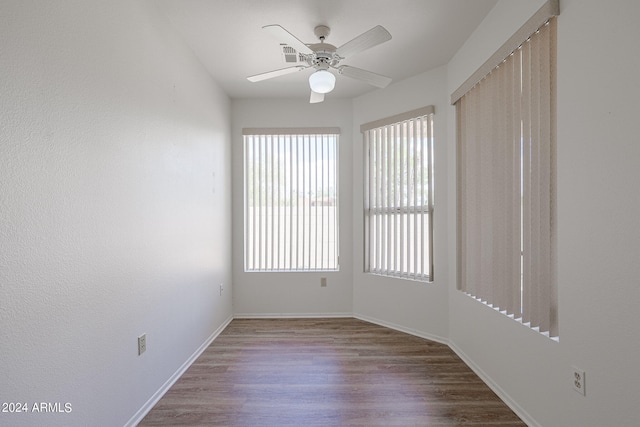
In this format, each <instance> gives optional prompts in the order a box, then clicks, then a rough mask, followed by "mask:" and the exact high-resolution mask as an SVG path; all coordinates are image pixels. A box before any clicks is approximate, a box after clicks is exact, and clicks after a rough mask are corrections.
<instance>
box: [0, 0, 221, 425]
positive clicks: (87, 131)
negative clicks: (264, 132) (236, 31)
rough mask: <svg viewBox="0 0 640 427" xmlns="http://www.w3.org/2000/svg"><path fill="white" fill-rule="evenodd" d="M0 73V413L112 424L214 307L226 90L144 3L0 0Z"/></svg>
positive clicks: (207, 332) (184, 349)
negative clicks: (38, 409) (143, 342)
mask: <svg viewBox="0 0 640 427" xmlns="http://www.w3.org/2000/svg"><path fill="white" fill-rule="evenodd" d="M0 70H1V73H0V325H1V327H0V401H1V402H21V403H27V404H28V410H29V412H30V413H27V414H14V415H11V414H7V413H0V425H12V426H19V425H29V426H32V425H83V426H87V425H92V426H100V425H104V426H116V425H123V424H125V423H126V422H127V420H129V419H130V418H131V417H132V416H133V415H134V414H135V413H136V411H138V410H139V409H140V408H141V407H143V405H144V404H145V402H147V401H148V399H149V398H151V396H152V395H153V393H155V392H156V391H157V390H158V389H159V388H160V387H161V386H162V384H163V383H164V382H165V381H166V380H167V379H168V378H169V377H170V376H171V375H172V374H173V373H174V372H176V370H178V368H179V367H180V366H181V365H182V364H183V363H184V362H185V361H186V360H187V359H188V358H189V356H191V355H192V354H193V353H194V352H195V351H196V350H197V349H198V347H199V346H200V345H201V344H203V343H204V342H205V341H206V340H207V339H208V338H209V337H210V336H211V334H212V333H214V331H215V330H216V329H217V328H218V327H219V326H221V325H222V324H223V323H224V322H225V320H226V319H228V317H229V316H230V315H231V293H230V292H225V293H223V295H222V296H220V295H219V291H218V288H219V284H220V283H223V282H224V283H225V284H228V285H230V279H231V268H230V266H231V260H230V247H231V240H230V222H231V219H230V218H231V215H230V189H231V185H230V162H229V160H230V137H229V105H228V104H229V101H228V99H227V97H226V96H225V95H224V94H223V93H222V92H221V91H220V90H219V88H218V87H217V85H216V84H215V83H214V82H212V81H211V79H210V78H209V76H208V75H207V74H206V73H205V72H204V71H203V69H202V67H201V66H200V64H199V63H198V62H197V61H196V60H195V59H194V57H193V56H192V54H191V53H190V51H189V50H188V49H186V48H185V47H184V46H183V45H182V44H181V42H180V41H179V40H178V39H177V38H176V37H175V36H174V33H173V32H172V31H171V30H170V26H169V24H168V22H167V21H166V19H164V18H163V16H162V15H160V14H159V13H158V12H157V11H156V9H155V6H154V5H153V3H152V2H148V3H147V2H144V1H133V2H130V1H124V0H121V1H112V0H109V1H92V2H84V1H55V2H49V1H44V0H43V1H18V0H16V1H3V2H2V3H1V4H0ZM227 288H228V289H230V286H227ZM142 333H146V334H147V352H146V353H145V354H143V355H142V356H138V355H137V336H138V335H140V334H142ZM40 402H45V403H52V404H53V406H48V407H47V409H48V410H49V409H54V410H56V409H61V410H62V412H61V413H60V412H58V411H57V410H56V411H55V413H34V412H33V404H34V403H40ZM57 403H58V404H61V405H58V406H56V404H57ZM66 403H68V404H70V405H71V406H70V408H71V412H69V411H68V409H69V406H67V407H65V406H64V405H65V404H66ZM0 409H1V408H0ZM65 411H66V412H65Z"/></svg>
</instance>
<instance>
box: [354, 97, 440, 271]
mask: <svg viewBox="0 0 640 427" xmlns="http://www.w3.org/2000/svg"><path fill="white" fill-rule="evenodd" d="M433 112H434V108H433V106H429V107H425V108H422V109H419V110H414V111H410V112H408V113H405V114H401V115H398V116H394V117H390V118H388V119H383V120H380V121H376V122H372V123H368V124H365V125H362V127H361V131H362V132H363V134H364V149H365V155H364V156H365V179H364V183H365V189H364V195H365V200H364V216H365V254H364V261H365V266H364V271H365V272H367V273H373V274H380V275H384V276H393V277H401V278H406V279H414V280H422V281H429V280H432V279H433V250H432V248H433V237H432V236H433V233H432V217H433V191H432V190H433V167H432V164H433Z"/></svg>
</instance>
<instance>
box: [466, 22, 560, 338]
mask: <svg viewBox="0 0 640 427" xmlns="http://www.w3.org/2000/svg"><path fill="white" fill-rule="evenodd" d="M555 58H556V20H555V19H551V20H550V21H548V22H547V24H545V25H544V26H542V27H541V28H540V29H539V30H538V31H536V32H535V33H534V34H533V35H532V36H531V37H530V38H529V39H527V40H526V41H525V42H524V43H523V44H522V45H521V46H520V47H519V48H518V49H516V50H515V51H514V52H513V53H512V54H510V55H509V56H508V57H507V58H506V59H505V60H504V61H502V63H501V64H500V65H499V66H498V67H497V68H495V69H493V71H492V72H491V73H490V74H489V75H487V76H486V77H485V78H484V79H483V80H481V81H480V82H479V83H478V84H477V85H475V86H474V87H473V88H472V89H470V90H469V91H468V92H466V93H465V94H464V95H463V96H461V97H460V98H459V99H458V100H457V102H456V112H457V134H458V169H457V170H458V287H459V289H461V290H462V291H464V292H466V293H467V294H469V295H471V296H473V297H475V298H477V299H479V300H481V301H483V302H485V303H487V304H488V305H490V306H492V307H494V308H496V309H498V310H500V311H503V312H505V313H506V314H507V315H511V316H513V317H514V318H516V319H521V321H522V322H523V323H525V324H528V325H529V326H530V327H532V328H537V329H539V331H540V332H544V333H548V334H549V335H550V336H552V337H555V336H558V322H557V320H558V319H557V283H556V265H555V262H556V261H555V260H556V245H555V238H556V231H555V225H556V224H555V196H556V193H555V142H556V140H555V117H556V110H555Z"/></svg>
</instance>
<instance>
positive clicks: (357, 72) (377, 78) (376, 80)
mask: <svg viewBox="0 0 640 427" xmlns="http://www.w3.org/2000/svg"><path fill="white" fill-rule="evenodd" d="M337 70H338V73H339V74H342V75H343V76H347V77H351V78H352V79H356V80H360V81H363V82H365V83H369V84H370V85H373V86H376V87H379V88H381V89H383V88H385V87H387V85H388V84H389V83H391V77H387V76H383V75H381V74H376V73H372V72H371V71H367V70H363V69H361V68H356V67H349V66H348V65H341V66H340V67H337Z"/></svg>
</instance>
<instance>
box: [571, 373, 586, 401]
mask: <svg viewBox="0 0 640 427" xmlns="http://www.w3.org/2000/svg"><path fill="white" fill-rule="evenodd" d="M571 369H572V377H571V380H572V381H573V389H574V390H575V391H576V392H578V393H580V394H581V395H583V396H586V393H585V376H584V371H583V370H582V369H580V368H576V367H575V366H572V367H571Z"/></svg>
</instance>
